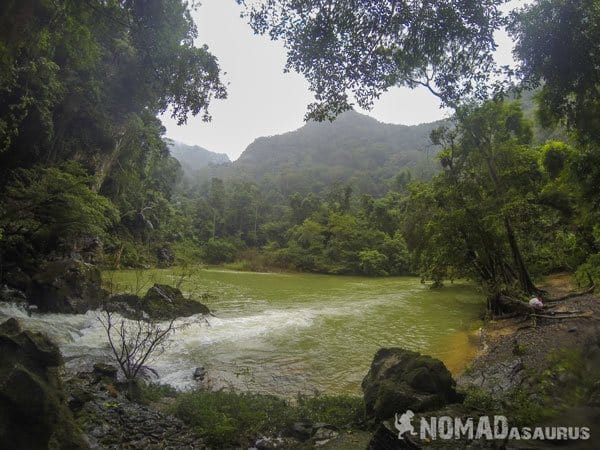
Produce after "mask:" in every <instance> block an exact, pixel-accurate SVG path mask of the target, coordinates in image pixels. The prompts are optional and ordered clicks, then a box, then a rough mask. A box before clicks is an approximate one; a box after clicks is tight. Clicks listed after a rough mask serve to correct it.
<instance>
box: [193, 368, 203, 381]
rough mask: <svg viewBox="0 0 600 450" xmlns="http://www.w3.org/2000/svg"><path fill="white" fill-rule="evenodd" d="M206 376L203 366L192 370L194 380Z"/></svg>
mask: <svg viewBox="0 0 600 450" xmlns="http://www.w3.org/2000/svg"><path fill="white" fill-rule="evenodd" d="M205 377H206V369H205V368H204V367H196V369H195V370H194V380H196V381H204V378H205Z"/></svg>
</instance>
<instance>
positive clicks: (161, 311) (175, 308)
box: [104, 284, 210, 320]
mask: <svg viewBox="0 0 600 450" xmlns="http://www.w3.org/2000/svg"><path fill="white" fill-rule="evenodd" d="M104 308H105V309H106V310H107V311H111V312H117V313H119V314H121V315H123V316H125V317H128V318H138V317H139V316H140V313H144V314H145V315H147V316H148V317H149V318H150V319H153V320H171V319H175V318H177V317H189V316H193V315H195V314H203V315H207V314H210V310H209V309H208V307H207V306H206V305H204V304H202V303H200V302H197V301H195V300H192V299H188V298H185V297H184V296H183V294H182V292H181V291H180V290H179V289H177V288H175V287H173V286H168V285H166V284H155V285H154V286H152V287H151V288H150V289H148V292H146V295H144V297H138V296H137V295H133V294H117V295H113V296H112V297H110V298H109V299H108V300H107V301H106V302H105V304H104Z"/></svg>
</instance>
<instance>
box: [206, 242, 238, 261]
mask: <svg viewBox="0 0 600 450" xmlns="http://www.w3.org/2000/svg"><path fill="white" fill-rule="evenodd" d="M237 252H238V249H237V247H236V246H235V245H234V244H232V243H231V242H228V241H226V240H223V239H209V241H208V242H207V243H206V246H205V248H204V259H205V261H206V262H207V263H209V264H221V263H225V262H233V260H234V259H235V255H236V254H237Z"/></svg>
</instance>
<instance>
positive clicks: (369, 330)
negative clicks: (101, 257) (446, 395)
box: [0, 269, 483, 396]
mask: <svg viewBox="0 0 600 450" xmlns="http://www.w3.org/2000/svg"><path fill="white" fill-rule="evenodd" d="M105 282H106V285H107V286H108V287H109V288H110V289H111V290H112V291H113V292H119V291H130V292H135V291H139V292H145V290H146V289H147V288H148V287H149V286H151V285H152V284H153V283H154V282H163V283H171V284H177V285H179V286H180V288H181V289H182V290H183V291H184V292H185V293H186V294H187V295H190V296H192V297H193V298H201V297H202V295H203V294H206V293H211V294H212V295H211V296H209V297H208V298H207V299H205V300H203V301H204V302H205V303H207V305H208V306H209V307H210V308H211V310H212V311H214V313H215V317H211V318H210V319H209V321H208V324H207V323H206V322H205V321H203V320H199V318H194V317H192V318H189V319H186V320H185V321H180V322H179V323H178V325H179V326H181V325H183V324H184V323H185V324H186V326H184V327H181V328H180V329H179V330H178V331H177V333H176V334H174V335H173V337H172V338H171V342H170V344H169V347H168V350H167V351H166V352H165V353H164V354H163V355H161V356H160V357H159V358H157V359H156V360H154V361H152V363H151V366H152V367H153V368H155V369H156V370H157V371H158V373H159V374H160V378H161V381H162V382H165V383H169V384H172V385H174V386H176V387H179V388H190V387H193V386H194V385H195V384H194V383H195V382H194V381H193V377H192V374H193V370H194V368H195V367H198V366H204V367H205V368H206V369H207V371H208V374H209V376H208V378H209V383H210V384H211V386H212V387H213V388H220V387H235V388H240V389H249V390H254V391H261V392H270V393H277V394H280V395H286V396H289V395H295V394H296V393H298V392H311V393H312V392H315V391H327V392H340V393H341V392H346V393H358V392H360V382H361V380H362V378H363V377H364V375H365V374H366V372H367V370H368V368H369V363H370V361H371V359H372V357H373V354H374V353H375V351H376V350H377V349H378V348H380V347H386V346H388V347H389V346H402V347H406V348H409V349H413V350H418V351H421V352H425V353H429V354H431V355H434V356H437V357H439V358H441V359H442V360H444V362H446V364H447V365H448V367H449V368H450V369H451V370H452V371H453V372H455V373H456V372H458V371H460V370H462V369H463V368H464V366H465V363H466V362H467V361H468V360H469V358H470V357H471V356H472V354H473V351H474V349H473V345H472V344H471V342H470V340H469V332H470V330H471V329H472V327H473V324H474V322H475V321H476V319H477V316H478V314H479V312H480V311H481V308H482V307H483V303H482V300H481V296H480V295H478V294H477V293H476V291H475V290H474V289H473V288H472V287H470V286H468V285H454V286H450V287H448V288H444V289H441V290H435V291H434V290H430V289H428V288H427V287H425V286H423V285H421V284H420V283H419V281H418V279H416V278H409V277H397V278H360V277H334V276H321V275H306V274H292V275H291V274H256V273H243V272H227V271H218V270H194V271H190V270H186V271H185V272H184V271H181V270H178V269H175V270H147V271H143V272H140V271H116V272H107V273H106V274H105ZM205 297H206V296H205ZM96 315H97V313H95V312H88V313H87V314H84V315H69V316H67V315H57V314H45V315H41V314H34V315H33V316H32V317H29V316H28V315H27V314H26V313H25V311H24V310H22V309H19V308H18V307H16V306H10V305H1V306H0V317H4V316H15V317H17V318H19V319H21V320H22V321H23V322H24V323H26V326H28V327H30V328H32V329H35V330H43V331H45V332H47V333H48V334H49V335H50V336H51V337H52V338H53V339H55V340H56V341H57V342H59V343H60V346H61V349H62V351H63V354H64V355H65V359H66V360H67V368H68V369H71V370H77V369H79V368H81V367H82V366H85V365H87V364H89V363H90V362H91V361H94V360H97V359H101V358H106V357H108V346H107V344H106V338H105V334H104V330H103V329H102V327H101V326H100V323H99V322H98V321H97V319H96Z"/></svg>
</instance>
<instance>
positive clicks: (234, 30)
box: [162, 0, 510, 160]
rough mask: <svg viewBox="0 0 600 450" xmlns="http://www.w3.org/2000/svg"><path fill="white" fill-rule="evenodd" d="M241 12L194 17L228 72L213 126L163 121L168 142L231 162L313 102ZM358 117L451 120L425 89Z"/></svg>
mask: <svg viewBox="0 0 600 450" xmlns="http://www.w3.org/2000/svg"><path fill="white" fill-rule="evenodd" d="M240 11H241V9H240V7H239V6H238V5H237V4H236V2H235V1H234V0H202V5H201V6H200V7H199V8H198V10H197V11H195V12H194V13H193V16H194V20H195V21H196V24H197V26H198V32H199V40H198V42H199V43H206V44H207V45H208V46H209V49H210V51H211V52H212V53H213V54H214V55H216V56H217V58H218V59H219V64H220V66H221V69H222V70H223V71H224V72H226V74H225V75H224V76H223V80H224V82H225V83H227V84H228V86H227V91H228V98H227V99H226V100H219V101H213V102H212V103H211V105H210V112H211V114H212V117H213V119H212V122H209V123H204V122H202V121H201V120H200V119H199V118H190V119H189V120H188V123H187V124H186V125H183V126H177V124H176V122H175V121H174V120H172V119H171V118H170V117H169V116H168V114H166V115H164V116H163V117H162V119H163V123H164V125H165V126H166V128H167V137H169V138H171V139H174V140H176V141H180V142H184V143H186V144H192V145H200V146H202V147H205V148H207V149H208V150H211V151H213V152H217V153H227V155H229V158H230V159H232V160H234V159H236V158H237V157H238V156H239V155H240V154H241V153H242V152H243V151H244V149H245V148H246V147H247V146H248V145H249V144H250V143H251V142H252V141H254V139H256V138H258V137H260V136H272V135H275V134H281V133H285V132H286V131H291V130H295V129H297V128H300V127H301V126H302V125H303V117H304V114H305V112H306V106H307V105H308V104H309V103H310V102H311V101H312V95H311V94H310V92H309V91H308V84H307V82H306V81H305V80H304V78H303V77H302V76H301V75H298V74H296V73H287V74H284V73H283V66H284V65H285V51H284V49H283V46H282V44H281V43H280V42H273V41H271V40H270V39H268V38H266V37H263V36H255V35H254V34H253V33H252V31H251V29H250V27H249V26H248V25H247V24H246V23H245V22H244V20H243V19H240ZM499 39H500V40H501V41H506V39H504V38H503V37H499ZM507 47H508V48H507ZM502 50H503V51H502V53H503V56H502V59H503V60H504V61H505V60H506V58H507V55H510V46H507V45H506V44H505V45H504V46H503V48H502ZM508 58H509V57H508ZM509 59H510V58H509ZM361 112H364V113H366V114H369V115H370V116H372V117H375V118H376V119H378V120H380V121H382V122H386V123H398V124H405V125H413V124H418V123H423V122H431V121H434V120H437V119H440V118H442V117H446V116H448V114H449V113H448V111H447V110H442V109H440V107H439V101H438V100H437V98H436V97H434V96H433V95H431V94H430V93H429V92H428V91H426V90H425V89H424V88H423V89H416V90H410V89H407V88H394V89H393V90H390V91H389V92H387V93H385V94H383V95H382V96H381V98H380V99H379V101H378V102H377V103H376V104H375V107H374V108H373V109H372V110H371V111H369V112H366V111H361Z"/></svg>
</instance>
